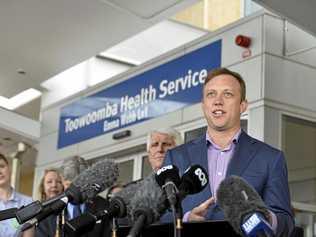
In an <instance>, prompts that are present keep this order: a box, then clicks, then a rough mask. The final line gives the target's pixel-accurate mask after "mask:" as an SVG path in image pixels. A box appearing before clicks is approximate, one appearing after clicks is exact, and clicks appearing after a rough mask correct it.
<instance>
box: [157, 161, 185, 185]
mask: <svg viewBox="0 0 316 237" xmlns="http://www.w3.org/2000/svg"><path fill="white" fill-rule="evenodd" d="M156 181H157V183H158V184H159V186H160V187H162V186H164V185H165V183H166V182H167V181H172V182H173V183H174V184H175V185H176V186H177V187H178V186H179V184H180V176H179V169H178V168H177V167H176V166H174V165H166V166H164V167H162V168H160V169H159V170H158V171H157V173H156Z"/></svg>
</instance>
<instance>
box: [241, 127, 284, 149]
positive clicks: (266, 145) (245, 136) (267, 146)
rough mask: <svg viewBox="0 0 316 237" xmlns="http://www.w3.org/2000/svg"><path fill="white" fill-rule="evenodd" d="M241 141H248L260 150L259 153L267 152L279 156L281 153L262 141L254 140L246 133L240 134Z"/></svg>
mask: <svg viewBox="0 0 316 237" xmlns="http://www.w3.org/2000/svg"><path fill="white" fill-rule="evenodd" d="M241 139H245V140H248V141H249V142H250V143H252V144H255V145H256V146H258V147H259V148H260V151H264V152H269V153H272V154H279V153H281V152H282V151H281V150H279V149H278V148H276V147H273V146H271V145H269V144H268V143H265V142H263V141H260V140H258V139H256V138H254V137H252V136H250V135H248V134H247V133H246V132H242V136H241Z"/></svg>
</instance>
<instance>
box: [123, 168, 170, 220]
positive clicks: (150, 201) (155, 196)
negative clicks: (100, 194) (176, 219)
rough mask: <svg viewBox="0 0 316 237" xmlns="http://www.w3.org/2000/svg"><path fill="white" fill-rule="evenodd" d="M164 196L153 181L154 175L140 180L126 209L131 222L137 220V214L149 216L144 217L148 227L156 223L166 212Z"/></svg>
mask: <svg viewBox="0 0 316 237" xmlns="http://www.w3.org/2000/svg"><path fill="white" fill-rule="evenodd" d="M165 203H166V196H165V195H164V193H163V191H162V189H161V188H160V187H159V185H158V184H157V182H156V180H155V174H154V173H152V174H151V175H149V176H147V177H146V178H145V179H143V180H142V182H141V183H140V186H139V187H138V189H137V191H136V192H135V194H134V196H133V198H132V200H131V202H130V205H129V207H128V214H129V217H130V218H131V220H132V222H135V221H136V220H137V218H138V213H144V212H146V213H147V214H150V216H146V217H147V220H146V224H147V225H149V224H151V223H153V222H155V221H158V220H159V218H160V216H161V215H162V214H163V213H164V211H165V210H166V208H167V207H166V205H165Z"/></svg>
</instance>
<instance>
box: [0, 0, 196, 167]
mask: <svg viewBox="0 0 316 237" xmlns="http://www.w3.org/2000/svg"><path fill="white" fill-rule="evenodd" d="M195 2H197V0H164V1H153V0H133V1H126V0H89V1H86V0H66V1H65V0H54V1H49V0H28V1H18V0H10V1H0V30H1V41H0V42H1V43H0V81H1V86H0V96H4V97H7V98H10V97H13V96H15V95H16V94H18V93H20V92H22V91H24V90H26V89H28V88H36V89H38V90H40V91H44V90H45V89H44V88H42V87H41V86H40V84H41V83H42V82H43V81H45V80H47V79H49V78H51V77H53V76H55V75H56V74H59V73H60V72H62V71H64V70H66V69H68V68H70V67H72V66H74V65H76V64H78V63H80V62H83V61H85V60H87V59H89V58H91V57H94V56H95V55H97V54H98V53H100V52H102V51H105V50H107V49H109V48H111V47H112V46H114V45H116V44H117V43H119V42H122V41H123V40H126V39H127V38H129V37H131V36H133V35H135V34H137V33H139V32H142V31H144V30H145V29H147V28H149V27H151V26H152V25H154V24H156V23H158V22H160V21H161V20H163V19H166V18H168V17H170V16H172V15H173V14H175V13H176V12H178V11H179V10H181V9H183V8H186V7H188V6H190V5H191V4H193V3H195ZM40 103H41V100H40V98H39V99H36V100H34V101H32V102H30V103H28V104H26V105H24V106H22V107H20V108H18V109H16V110H15V111H14V112H16V113H18V114H21V115H23V116H26V117H28V118H31V119H33V120H36V121H38V120H39V110H40ZM20 141H24V142H26V143H28V144H30V145H31V146H33V145H34V144H36V141H34V140H29V139H28V138H26V137H25V136H23V135H21V134H16V133H14V132H13V131H10V129H7V128H4V127H3V128H0V152H2V153H4V154H12V153H14V152H15V150H16V149H17V144H18V142H20ZM29 150H30V149H29ZM31 150H32V155H31V156H32V157H35V156H36V155H34V154H35V153H36V149H31ZM34 152H35V153H34ZM27 157H29V156H27ZM26 159H29V158H26ZM33 161H34V159H31V161H30V162H26V164H27V165H30V166H32V165H33ZM24 163H25V162H24Z"/></svg>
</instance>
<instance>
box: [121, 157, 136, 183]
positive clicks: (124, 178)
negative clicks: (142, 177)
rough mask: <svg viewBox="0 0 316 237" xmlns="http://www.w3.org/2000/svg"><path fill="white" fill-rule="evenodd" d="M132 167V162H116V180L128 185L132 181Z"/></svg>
mask: <svg viewBox="0 0 316 237" xmlns="http://www.w3.org/2000/svg"><path fill="white" fill-rule="evenodd" d="M133 166H134V160H127V161H123V162H118V167H119V174H120V175H119V178H118V182H122V183H128V182H131V181H132V180H133Z"/></svg>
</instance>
